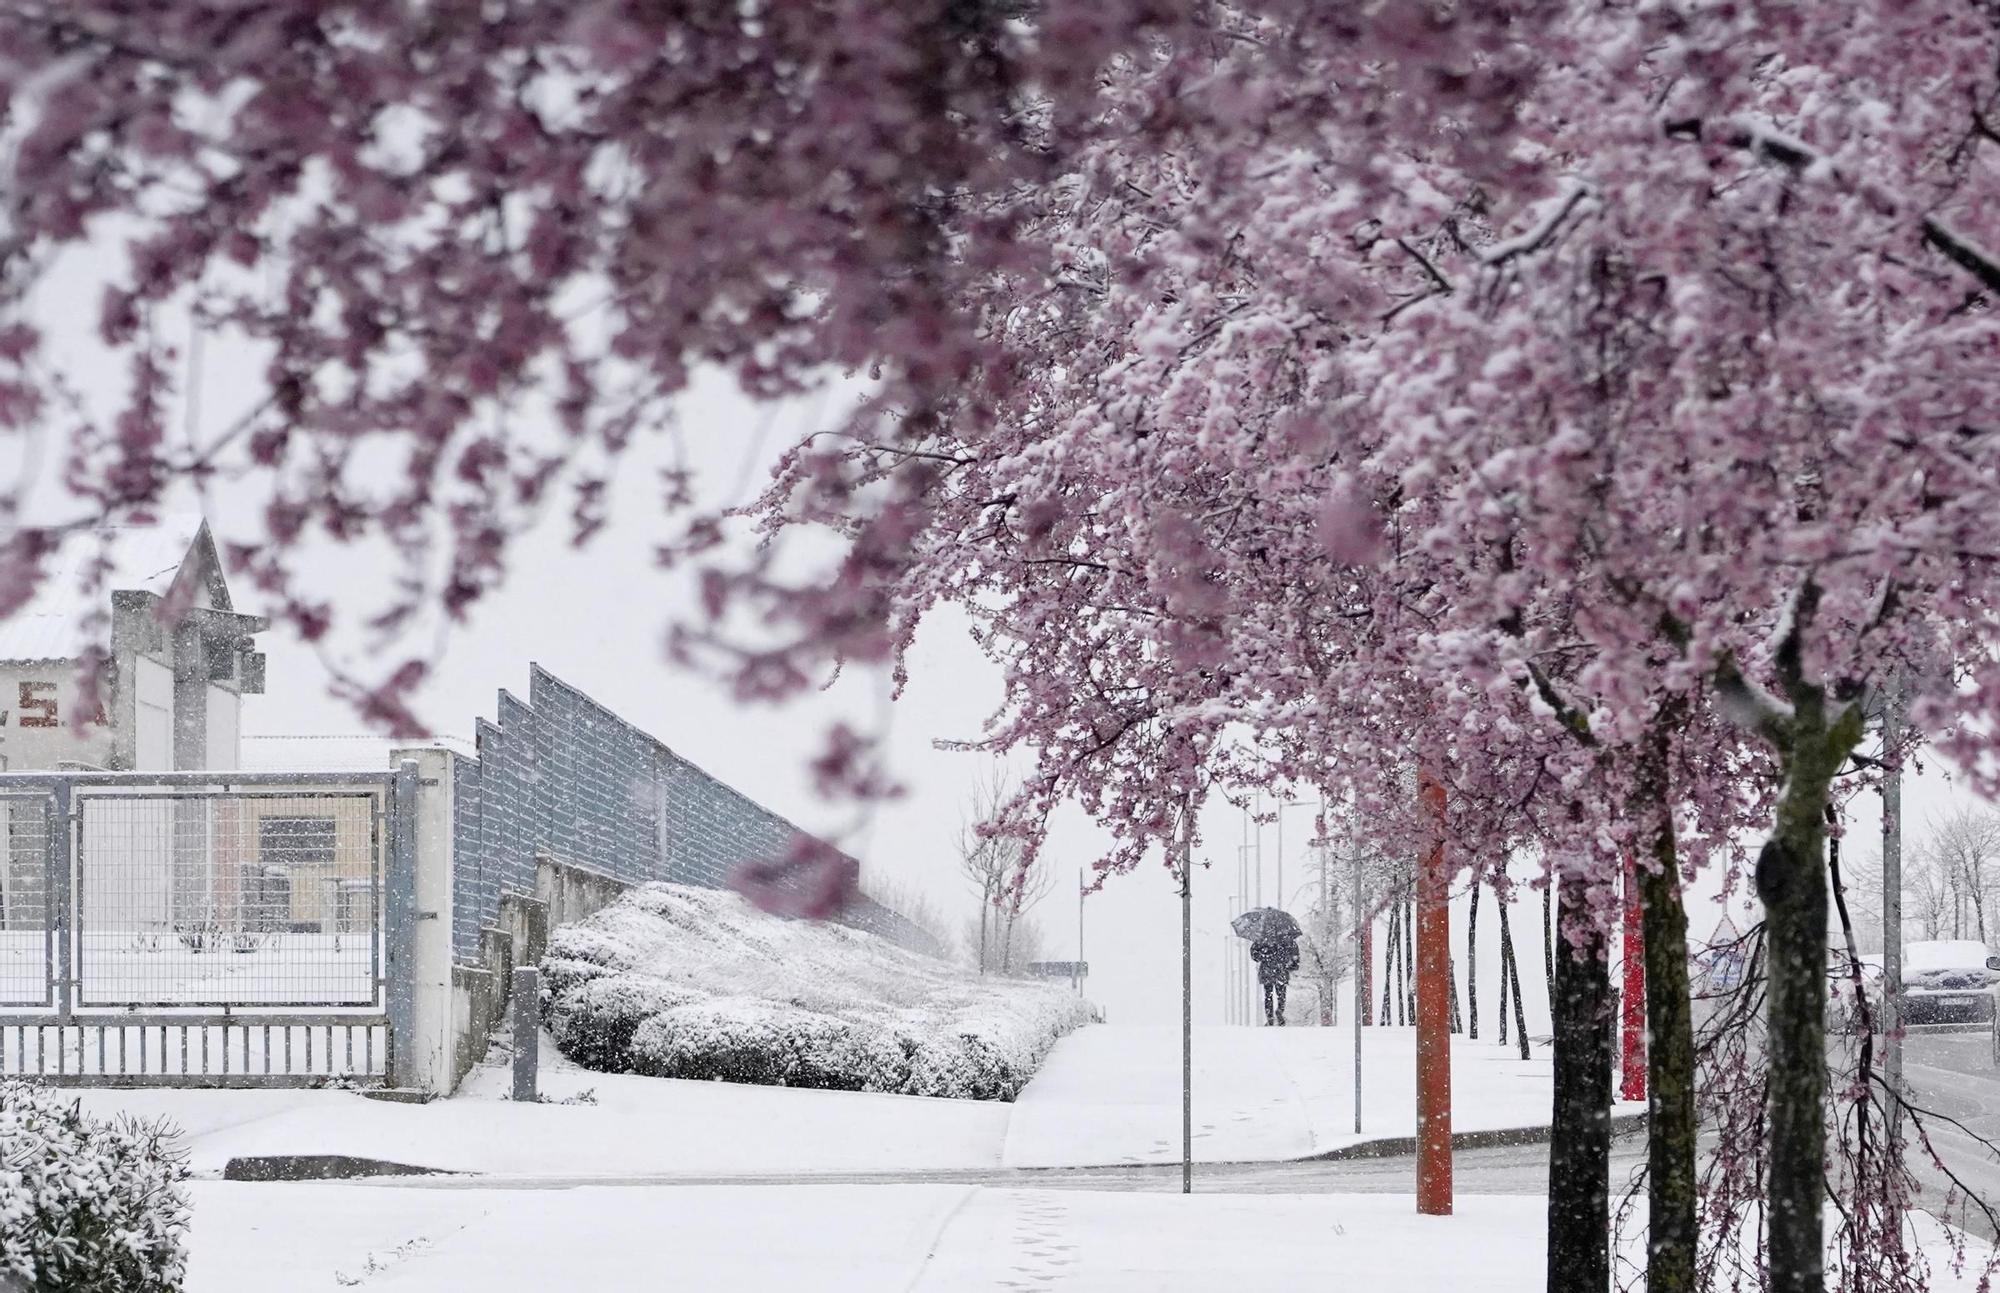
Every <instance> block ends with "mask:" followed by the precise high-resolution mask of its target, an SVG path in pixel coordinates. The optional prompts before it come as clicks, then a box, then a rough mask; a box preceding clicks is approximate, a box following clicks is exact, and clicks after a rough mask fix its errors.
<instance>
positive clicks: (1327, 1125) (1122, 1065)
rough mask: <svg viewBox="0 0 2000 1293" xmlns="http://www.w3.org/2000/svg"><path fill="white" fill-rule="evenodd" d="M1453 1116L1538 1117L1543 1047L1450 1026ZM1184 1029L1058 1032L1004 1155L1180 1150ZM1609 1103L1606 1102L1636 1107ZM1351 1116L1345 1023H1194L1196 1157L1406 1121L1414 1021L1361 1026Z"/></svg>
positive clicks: (1402, 1130) (1036, 1157)
mask: <svg viewBox="0 0 2000 1293" xmlns="http://www.w3.org/2000/svg"><path fill="white" fill-rule="evenodd" d="M1452 1040H1453V1045H1452V1130H1453V1131H1459V1132H1464V1131H1503V1130H1514V1129H1517V1128H1538V1127H1546V1126H1547V1125H1548V1121H1549V1104H1550V1097H1551V1094H1552V1083H1553V1077H1552V1070H1551V1068H1550V1064H1549V1058H1548V1050H1547V1049H1546V1048H1545V1047H1544V1048H1540V1049H1538V1050H1537V1051H1536V1053H1535V1057H1534V1058H1533V1059H1529V1060H1523V1059H1522V1058H1521V1057H1520V1053H1519V1052H1518V1051H1515V1050H1511V1049H1507V1048H1504V1047H1501V1046H1498V1045H1496V1044H1495V1043H1493V1042H1490V1041H1477V1042H1474V1041H1467V1040H1465V1039H1464V1038H1453V1039H1452ZM1180 1046H1181V1039H1180V1033H1179V1031H1178V1030H1177V1029H1174V1028H1170V1027H1169V1028H1141V1027H1111V1026H1101V1027H1096V1028H1085V1029H1083V1030H1081V1031H1080V1032H1077V1033H1075V1034H1072V1035H1071V1036H1069V1037H1067V1038H1065V1039H1063V1041H1062V1043H1061V1044H1060V1045H1058V1046H1057V1047H1056V1049H1055V1051H1054V1052H1053V1053H1052V1054H1051V1055H1050V1056H1049V1059H1048V1061H1047V1062H1046V1063H1045V1064H1044V1065H1043V1066H1042V1071H1041V1072H1040V1074H1038V1075H1037V1076H1036V1078H1035V1080H1034V1081H1033V1082H1031V1083H1029V1084H1028V1088H1027V1090H1025V1091H1023V1092H1022V1093H1021V1098H1020V1099H1019V1100H1018V1101H1016V1102H1015V1105H1014V1116H1013V1118H1012V1119H1011V1120H1010V1121H1009V1123H1008V1127H1007V1141H1006V1146H1005V1149H1004V1150H1003V1152H1002V1155H1001V1161H1002V1162H1003V1163H1004V1164H1005V1165H1006V1166H1009V1167H1080V1166H1095V1165H1112V1164H1125V1163H1170V1162H1178V1161H1179V1159H1180V1155H1181V1059H1180ZM1643 1110H1644V1106H1642V1105H1632V1106H1629V1107H1625V1106H1620V1107H1619V1108H1618V1109H1616V1110H1614V1112H1617V1113H1639V1112H1643ZM1361 1113H1362V1129H1361V1134H1360V1135H1358V1136H1357V1135H1355V1133H1354V1032H1353V1030H1352V1029H1351V1028H1347V1027H1339V1028H1197V1029H1195V1030H1194V1124H1195V1125H1194V1153H1195V1158H1196V1160H1197V1161H1200V1162H1204V1163H1243V1162H1267V1161H1271V1160H1276V1159H1297V1158H1309V1157H1311V1156H1313V1155H1315V1154H1324V1153H1327V1152H1328V1151H1331V1150H1337V1149H1342V1148H1346V1147H1348V1146H1352V1145H1355V1144H1359V1143H1362V1142H1365V1141H1374V1140H1383V1139H1401V1138H1405V1137H1409V1136H1413V1135H1415V1134H1416V1128H1417V1112H1416V1030H1415V1029H1411V1028H1367V1029H1363V1030H1362V1096H1361Z"/></svg>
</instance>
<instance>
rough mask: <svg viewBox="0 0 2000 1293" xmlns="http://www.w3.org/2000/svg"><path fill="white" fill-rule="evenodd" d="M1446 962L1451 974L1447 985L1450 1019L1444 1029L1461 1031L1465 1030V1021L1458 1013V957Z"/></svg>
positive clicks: (1454, 1031) (1455, 1031)
mask: <svg viewBox="0 0 2000 1293" xmlns="http://www.w3.org/2000/svg"><path fill="white" fill-rule="evenodd" d="M1447 964H1448V966H1449V971H1450V975H1451V977H1450V979H1449V981H1448V986H1449V987H1450V988H1451V1010H1450V1015H1451V1020H1450V1022H1449V1024H1448V1025H1447V1026H1446V1031H1447V1032H1453V1033H1462V1032H1464V1031H1465V1023H1464V1021H1463V1019H1462V1018H1461V1017H1460V1015H1459V1013H1458V958H1457V957H1455V956H1454V957H1451V958H1450V959H1449V961H1448V963H1447Z"/></svg>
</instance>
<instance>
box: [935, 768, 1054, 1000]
mask: <svg viewBox="0 0 2000 1293" xmlns="http://www.w3.org/2000/svg"><path fill="white" fill-rule="evenodd" d="M1014 791H1015V787H1014V786H1013V785H1012V783H1011V782H1009V780H1008V778H1007V774H1006V771H1005V769H1003V768H1002V767H1001V766H1000V765H999V764H998V763H995V764H992V765H991V766H989V767H988V768H987V770H986V771H985V772H984V773H983V774H981V776H980V777H979V778H978V780H977V781H975V782H974V784H973V788H972V792H971V794H970V795H969V796H968V797H967V800H966V804H965V812H964V818H963V822H962V824H961V826H960V828H959V835H958V856H959V868H960V870H961V871H962V872H963V874H964V876H965V878H966V881H967V882H968V883H969V884H970V885H971V886H972V888H973V889H974V890H975V891H976V892H977V893H978V895H979V917H978V919H977V921H976V922H969V928H968V930H967V940H966V941H967V943H968V944H969V946H970V949H971V952H972V959H973V964H975V965H977V966H978V967H979V972H980V973H981V974H986V973H989V972H993V971H998V972H999V973H1002V974H1005V973H1008V972H1010V971H1012V969H1013V968H1014V966H1015V964H1016V963H1018V962H1025V961H1028V960H1032V959H1034V957H1035V955H1036V954H1037V953H1038V950H1039V947H1040V943H1041V935H1040V932H1039V930H1037V929H1036V928H1035V927H1034V926H1033V924H1032V923H1023V921H1022V917H1023V916H1024V915H1025V914H1026V913H1027V912H1028V911H1029V910H1030V909H1032V908H1033V907H1034V906H1035V904H1036V903H1038V902H1040V901H1041V900H1042V899H1043V898H1045V897H1047V896H1048V892H1049V888H1050V886H1051V885H1052V884H1053V883H1054V880H1055V877H1054V873H1053V872H1051V871H1050V870H1049V868H1048V867H1047V866H1046V865H1044V864H1043V863H1042V862H1041V860H1040V859H1036V860H1034V861H1032V862H1024V858H1025V855H1026V850H1025V849H1024V848H1023V846H1022V841H1021V840H1020V839H1019V838H1018V837H1016V836H1011V835H1002V834H998V833H996V832H995V831H994V830H993V829H992V827H993V824H994V823H995V822H997V821H998V820H999V819H1000V816H1001V811H1002V809H1003V808H1005V806H1006V804H1007V802H1008V801H1009V800H1010V799H1011V798H1013V796H1014ZM1030 943H1032V944H1034V946H1032V947H1031V946H1029V944H1030Z"/></svg>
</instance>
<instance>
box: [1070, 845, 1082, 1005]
mask: <svg viewBox="0 0 2000 1293" xmlns="http://www.w3.org/2000/svg"><path fill="white" fill-rule="evenodd" d="M1084 892H1085V891H1084V887H1083V868H1082V867H1078V868H1077V869H1076V973H1075V974H1073V975H1071V976H1070V979H1071V981H1072V982H1073V983H1075V985H1076V992H1077V995H1078V996H1082V995H1083V898H1084Z"/></svg>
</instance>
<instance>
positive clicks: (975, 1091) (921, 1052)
mask: <svg viewBox="0 0 2000 1293" xmlns="http://www.w3.org/2000/svg"><path fill="white" fill-rule="evenodd" d="M1033 1076H1034V1072H1033V1070H1030V1071H1028V1072H1027V1073H1021V1074H1012V1073H1009V1072H1008V1071H1007V1069H1006V1066H1005V1065H1004V1064H1003V1063H1002V1062H1001V1059H1000V1056H999V1054H998V1053H997V1052H996V1051H995V1050H994V1049H993V1047H992V1046H990V1045H988V1044H987V1043H986V1042H985V1040H984V1039H982V1038H979V1037H972V1036H965V1035H960V1036H956V1037H925V1038H921V1039H918V1041H917V1046H916V1051H915V1053H914V1054H912V1055H911V1056H910V1094H911V1095H931V1096H941V1097H944V1098H946V1099H952V1100H1012V1099H1013V1098H1014V1097H1015V1096H1017V1095H1019V1094H1020V1093H1021V1088H1022V1087H1024V1086H1026V1085H1027V1084H1028V1079H1029V1078H1030V1077H1033ZM1016 1079H1018V1080H1016Z"/></svg>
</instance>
